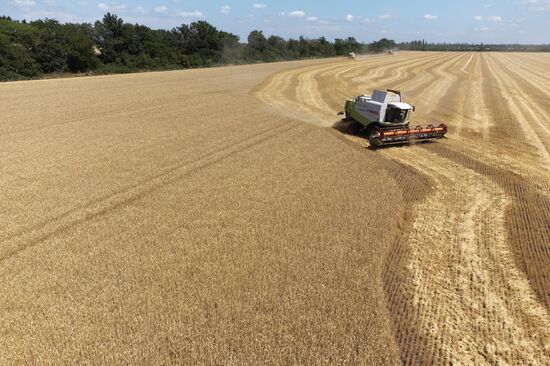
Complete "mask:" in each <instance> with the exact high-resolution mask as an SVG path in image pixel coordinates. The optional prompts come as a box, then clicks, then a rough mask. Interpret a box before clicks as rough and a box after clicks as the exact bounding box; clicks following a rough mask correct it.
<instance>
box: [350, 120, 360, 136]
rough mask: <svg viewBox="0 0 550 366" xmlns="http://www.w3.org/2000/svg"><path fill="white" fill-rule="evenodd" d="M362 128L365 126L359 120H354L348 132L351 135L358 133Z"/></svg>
mask: <svg viewBox="0 0 550 366" xmlns="http://www.w3.org/2000/svg"><path fill="white" fill-rule="evenodd" d="M362 128H363V125H362V124H360V123H359V122H356V121H353V122H352V123H351V124H350V125H349V126H348V133H349V134H350V135H357V134H358V133H359V132H360V131H361V129H362Z"/></svg>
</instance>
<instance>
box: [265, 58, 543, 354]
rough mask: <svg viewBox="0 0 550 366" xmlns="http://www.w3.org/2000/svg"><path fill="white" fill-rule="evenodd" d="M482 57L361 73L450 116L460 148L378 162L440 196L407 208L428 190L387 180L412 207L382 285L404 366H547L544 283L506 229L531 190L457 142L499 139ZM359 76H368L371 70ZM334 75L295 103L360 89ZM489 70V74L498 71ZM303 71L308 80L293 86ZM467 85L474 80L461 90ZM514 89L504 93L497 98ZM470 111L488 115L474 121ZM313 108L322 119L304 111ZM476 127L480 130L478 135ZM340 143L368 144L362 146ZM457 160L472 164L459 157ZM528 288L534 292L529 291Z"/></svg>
mask: <svg viewBox="0 0 550 366" xmlns="http://www.w3.org/2000/svg"><path fill="white" fill-rule="evenodd" d="M480 57H481V56H479V55H478V54H474V55H471V54H467V53H464V54H461V55H459V56H458V57H457V56H456V55H455V54H443V56H441V58H437V57H434V59H435V60H437V61H435V60H432V63H431V64H430V62H429V61H428V62H426V63H425V64H423V67H422V68H418V64H419V63H421V62H422V59H418V60H417V62H416V63H415V62H411V63H410V64H407V66H405V67H403V69H402V70H398V71H396V70H394V69H392V67H391V65H385V66H383V68H384V69H383V70H382V71H381V70H380V69H378V70H375V71H372V70H373V69H376V66H375V65H369V67H371V69H369V70H365V72H366V75H364V76H363V78H365V79H364V80H367V77H368V76H367V75H368V74H369V73H370V76H372V75H375V76H376V77H377V78H378V82H380V83H384V82H388V81H392V82H395V81H397V82H396V83H395V85H397V86H398V87H399V88H401V89H402V90H407V95H409V94H411V95H412V96H413V97H412V98H411V99H413V100H418V101H419V103H420V105H421V106H422V107H424V108H426V110H425V111H423V112H422V114H424V115H426V116H427V115H428V114H430V115H431V114H434V115H439V114H440V112H439V110H440V109H442V107H441V106H445V108H443V109H444V110H445V115H446V116H447V117H448V118H449V121H448V122H449V124H450V125H451V126H456V128H457V129H458V131H457V132H456V135H457V136H456V137H457V140H456V141H455V140H450V141H447V142H445V141H442V142H440V143H435V144H426V145H420V146H413V147H410V148H408V147H403V148H391V149H383V150H381V151H380V152H379V155H382V156H384V157H386V158H388V159H391V160H393V161H395V162H397V163H398V164H400V166H401V169H406V170H407V171H410V170H413V171H415V172H416V173H415V174H416V175H421V176H425V177H426V178H427V179H428V180H429V181H430V182H431V183H432V185H433V187H432V188H433V189H432V190H429V192H428V193H427V198H426V199H425V200H423V201H421V202H420V203H418V201H416V199H414V198H412V197H418V191H422V190H423V189H426V187H425V186H424V187H422V186H418V184H419V183H418V180H414V179H405V178H404V177H403V176H401V175H398V174H396V173H395V171H391V172H389V174H390V175H392V176H394V177H396V180H397V181H398V183H400V184H401V186H402V187H403V188H402V189H403V192H402V194H403V195H404V200H405V201H406V202H411V205H412V204H415V206H414V207H412V209H410V212H407V211H404V212H403V213H402V215H403V217H405V220H406V221H405V223H404V232H403V234H402V236H398V237H397V239H396V244H395V245H394V248H393V253H392V254H390V256H389V258H390V259H389V260H388V261H387V263H386V267H387V271H386V274H385V278H384V282H385V286H386V290H387V296H388V308H389V310H390V312H391V313H392V314H393V320H394V332H395V337H396V341H397V343H398V344H399V346H400V349H401V357H402V361H403V363H405V364H418V363H422V364H434V363H436V364H437V363H458V364H461V363H465V364H468V363H474V364H498V363H511V364H546V363H548V362H550V333H549V329H550V319H549V315H548V308H547V307H545V305H544V303H545V301H544V299H545V295H544V294H545V293H544V290H543V292H541V290H540V284H544V283H545V281H546V280H545V278H546V277H544V273H542V274H541V273H537V274H535V275H533V273H529V272H526V271H525V270H524V268H521V266H519V267H518V263H517V258H515V257H514V250H515V249H513V248H511V246H510V240H511V238H510V237H511V236H513V235H514V234H513V233H514V232H515V231H516V230H517V229H518V227H512V228H511V226H513V225H515V224H517V223H518V222H519V223H522V222H525V221H526V220H528V217H529V215H527V216H525V213H526V212H525V210H523V211H522V213H523V214H524V216H520V220H519V221H514V220H511V219H510V216H509V212H510V206H511V205H512V203H511V202H512V201H514V200H517V196H514V195H512V194H510V192H511V190H517V189H520V190H522V189H524V188H525V187H524V186H525V184H523V183H522V182H521V180H519V179H516V180H514V179H512V180H511V181H512V182H515V183H512V184H511V185H506V184H504V182H503V179H504V178H502V177H503V176H502V175H501V174H499V173H498V170H497V169H494V168H493V170H487V169H482V168H480V166H479V164H481V163H478V161H477V159H478V156H479V154H478V151H482V148H481V147H478V146H476V145H475V143H471V142H470V143H469V144H470V146H472V149H471V150H469V149H468V144H464V146H462V145H461V144H460V143H459V141H465V140H466V138H465V137H464V136H462V135H463V133H462V131H464V135H465V136H467V135H468V133H469V132H470V131H476V132H480V133H481V139H482V140H484V141H487V142H489V141H491V140H492V139H494V137H495V134H494V129H493V126H494V125H495V123H494V122H493V120H492V119H490V116H488V115H487V109H488V108H490V107H491V105H490V104H487V103H485V98H486V97H487V85H485V84H484V83H482V82H480V81H479V80H478V79H479V78H482V77H483V76H484V75H483V74H484V73H486V72H487V71H488V70H487V68H483V67H482V63H481V61H482V60H481V58H480ZM434 62H437V64H436V65H434ZM362 67H364V68H365V69H366V68H367V65H362ZM333 71H334V69H331V68H329V69H327V70H322V71H319V72H315V70H312V69H309V70H308V71H307V72H308V76H307V78H305V77H304V78H303V79H302V80H303V82H302V84H301V85H300V88H303V90H302V91H301V92H300V93H298V92H297V93H296V95H302V97H301V98H297V99H296V100H293V101H292V102H293V103H294V104H300V103H305V104H308V103H311V97H312V95H315V98H314V99H315V100H319V99H320V98H321V99H322V98H323V96H326V95H328V94H330V93H331V92H332V91H331V90H330V89H329V87H330V86H331V85H334V84H337V83H341V84H344V85H342V86H341V87H342V90H345V86H346V85H348V86H351V87H355V81H356V80H357V76H355V80H353V79H351V80H350V79H349V78H348V77H349V75H350V74H352V75H353V74H356V73H360V72H361V68H356V69H348V68H344V67H342V71H341V72H338V73H337V74H336V75H338V77H335V76H334V75H331V72H333ZM491 71H492V72H493V73H494V72H495V70H494V68H493V69H491ZM300 72H304V70H303V69H302V70H298V71H297V72H296V73H295V74H294V75H296V74H299V73H300ZM497 72H498V70H497ZM466 75H470V76H469V77H467V80H463V78H464V77H466ZM498 77H502V75H499V74H498V75H497V78H498ZM362 80H363V79H362ZM370 80H371V81H372V79H370ZM426 86H429V88H426ZM507 87H509V86H507V85H501V86H500V88H497V89H492V90H491V93H495V91H497V90H501V89H505V88H507ZM339 88H340V87H339ZM455 89H458V91H457V90H455ZM468 89H474V90H473V91H471V92H469V91H468ZM262 92H263V91H261V90H260V94H261V93H262ZM267 92H269V90H268V91H267ZM308 93H311V94H308ZM304 96H307V97H304ZM457 96H459V97H458V98H457ZM279 97H282V98H284V97H288V95H284V94H280V95H279ZM453 98H454V99H453ZM479 99H481V100H479ZM449 100H452V102H451V103H449ZM278 103H280V104H285V101H284V100H279V101H278ZM446 103H447V104H446ZM464 103H481V104H480V105H479V106H478V107H474V109H473V111H472V110H470V109H467V107H466V106H464ZM287 105H288V104H287ZM300 107H301V106H300ZM308 109H309V110H315V109H316V108H315V107H311V106H310V107H309V108H302V110H306V111H307V110H308ZM323 109H324V108H323ZM323 109H321V110H323ZM518 109H519V108H518ZM318 110H319V109H317V111H318ZM465 110H468V115H465ZM327 112H328V109H327ZM472 120H473V122H474V123H480V124H478V125H474V126H472V124H471V122H472ZM446 122H447V121H446ZM453 134H454V133H451V136H452V135H453ZM345 138H346V139H347V140H350V141H352V142H353V143H358V144H359V145H364V144H365V142H364V141H363V140H362V139H360V138H356V137H350V136H346V137H345ZM501 138H502V137H501ZM447 146H448V147H447ZM473 147H476V148H478V150H475V149H474V148H473ZM455 149H457V150H460V151H464V153H465V154H466V155H463V154H462V153H455V152H454V151H455ZM494 149H495V150H494V151H495V152H497V153H498V152H499V150H498V149H496V147H494ZM461 156H462V157H466V156H468V158H467V160H464V159H463V158H461ZM497 160H498V158H497ZM511 161H512V160H509V162H511ZM498 166H499V167H503V166H504V167H506V164H501V165H498ZM406 167H408V168H406ZM495 171H496V172H497V173H496V176H495ZM504 180H506V179H504ZM506 181H507V182H508V180H506ZM541 207H544V206H541ZM538 224H539V225H541V226H542V228H543V230H542V231H539V232H534V234H536V235H537V237H539V236H538V235H539V234H540V235H544V224H545V223H544V218H543V219H542V221H538ZM531 239H532V238H531ZM535 240H536V239H535ZM512 241H513V240H512ZM537 249H539V250H538V251H535V252H534V253H531V254H530V255H531V256H532V257H534V256H536V255H543V256H544V255H545V254H546V253H545V252H544V250H542V252H541V250H540V248H538V247H537ZM522 255H524V256H525V253H523V254H522ZM526 273H527V274H528V275H529V276H528V275H527V274H526ZM537 276H538V277H537ZM533 278H535V279H537V281H538V285H536V286H534V288H533V285H532V282H531V280H532V279H533ZM534 290H536V292H535V291H534ZM541 294H542V295H541ZM541 299H543V303H541Z"/></svg>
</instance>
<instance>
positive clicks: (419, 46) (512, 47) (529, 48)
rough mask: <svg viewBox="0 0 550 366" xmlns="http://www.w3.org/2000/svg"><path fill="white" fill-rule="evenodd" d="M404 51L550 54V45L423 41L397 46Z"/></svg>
mask: <svg viewBox="0 0 550 366" xmlns="http://www.w3.org/2000/svg"><path fill="white" fill-rule="evenodd" d="M397 47H398V48H399V49H400V50H404V51H466V52H550V45H528V44H484V43H478V44H476V43H430V42H426V41H425V40H417V41H412V42H402V43H399V44H397Z"/></svg>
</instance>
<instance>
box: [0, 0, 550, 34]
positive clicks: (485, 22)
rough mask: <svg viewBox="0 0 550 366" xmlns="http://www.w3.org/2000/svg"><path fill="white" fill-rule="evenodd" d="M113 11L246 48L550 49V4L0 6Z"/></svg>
mask: <svg viewBox="0 0 550 366" xmlns="http://www.w3.org/2000/svg"><path fill="white" fill-rule="evenodd" d="M107 12H111V13H115V14H117V15H119V16H120V17H121V18H122V19H124V21H125V22H130V23H139V24H145V25H147V26H150V27H152V28H157V29H158V28H163V29H171V28H173V27H175V26H178V25H180V24H182V23H190V22H193V21H196V20H206V21H208V22H209V23H211V24H213V25H214V26H216V27H218V28H220V29H222V30H224V31H227V32H231V33H234V34H237V35H239V36H240V37H241V40H242V41H246V37H247V35H248V33H249V32H250V31H251V30H254V29H258V30H263V32H264V34H266V35H267V36H269V35H272V34H276V35H279V36H282V37H284V38H289V37H293V38H297V37H299V36H300V35H303V36H305V37H308V38H314V37H320V36H325V37H326V38H328V39H331V40H332V39H334V38H344V37H348V36H352V37H355V38H357V39H358V40H359V41H362V42H371V41H373V40H377V39H380V38H390V39H394V40H396V41H408V40H416V39H425V40H426V41H429V42H475V43H481V42H484V43H533V44H540V43H547V44H550V0H462V1H454V0H385V1H384V0H378V1H370V0H363V1H361V0H339V1H321V0H317V1H315V0H294V1H292V0H277V1H275V0H272V1H269V0H253V1H247V0H222V1H217V0H203V1H199V0H116V1H111V0H99V1H97V0H74V1H69V0H0V15H7V16H11V17H12V18H14V19H20V20H21V19H27V20H35V19H43V18H51V19H57V20H59V21H60V22H94V21H95V20H97V19H101V18H102V17H103V14H105V13H107Z"/></svg>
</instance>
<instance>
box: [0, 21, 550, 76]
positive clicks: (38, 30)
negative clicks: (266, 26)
mask: <svg viewBox="0 0 550 366" xmlns="http://www.w3.org/2000/svg"><path fill="white" fill-rule="evenodd" d="M246 41H247V42H246V43H242V42H241V40H240V39H239V37H238V36H236V35H234V34H232V33H228V32H224V31H222V30H219V29H217V28H216V27H214V26H213V25H211V24H209V23H208V22H206V21H197V22H193V23H191V24H182V25H181V26H179V27H175V28H173V29H171V30H163V29H151V28H149V27H147V26H144V25H139V24H130V23H125V22H124V21H123V20H122V19H121V18H120V17H118V16H117V15H115V14H110V13H107V14H106V15H105V16H104V17H103V19H102V20H100V21H96V22H95V23H94V24H89V23H82V24H61V23H59V22H58V21H56V20H53V19H45V20H37V21H32V22H26V21H25V20H23V21H17V20H13V19H11V18H9V17H4V16H0V80H19V79H28V78H35V77H41V76H43V75H47V74H52V73H96V74H103V73H124V72H135V71H140V70H171V69H183V68H197V67H209V66H216V65H227V64H244V63H253V62H272V61H284V60H298V59H306V58H321V57H333V56H346V55H348V54H349V53H350V52H355V53H366V52H372V53H379V52H385V51H387V50H394V49H401V50H417V51H550V46H525V45H483V44H479V45H475V44H465V43H460V44H458V43H457V44H447V43H428V42H426V41H423V40H422V41H413V42H404V43H399V44H396V43H395V42H394V41H393V40H390V39H385V38H384V39H381V40H379V41H375V42H372V43H370V44H364V43H360V42H358V41H357V40H356V39H355V38H353V37H348V38H346V39H335V40H334V41H329V40H327V39H326V38H325V37H320V38H316V39H308V38H304V37H299V38H298V39H284V38H282V37H278V36H275V35H273V36H269V37H266V36H265V35H264V34H263V32H262V31H260V30H253V31H252V32H250V34H249V35H248V37H247V39H246Z"/></svg>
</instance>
